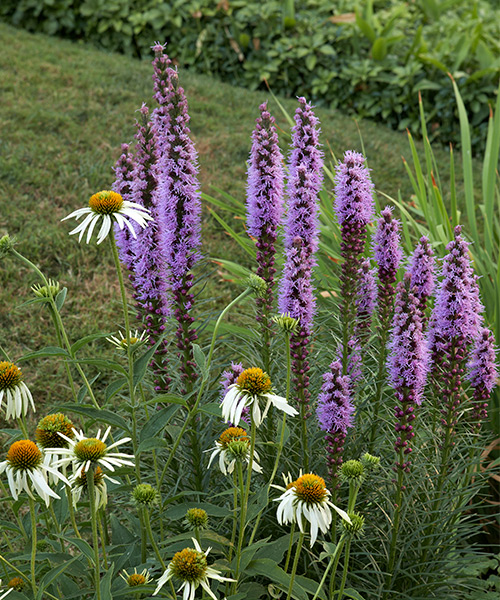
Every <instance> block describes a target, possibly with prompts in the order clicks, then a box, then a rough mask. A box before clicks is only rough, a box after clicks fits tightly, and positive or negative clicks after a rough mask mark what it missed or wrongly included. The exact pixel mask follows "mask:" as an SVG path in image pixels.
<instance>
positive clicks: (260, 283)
mask: <svg viewBox="0 0 500 600" xmlns="http://www.w3.org/2000/svg"><path fill="white" fill-rule="evenodd" d="M247 286H248V287H249V288H250V289H251V290H252V291H253V293H254V294H255V295H256V296H257V297H258V298H263V297H264V296H265V295H266V293H267V284H266V282H265V281H264V280H263V279H262V277H259V276H258V275H255V274H254V273H252V274H250V275H249V276H248V279H247Z"/></svg>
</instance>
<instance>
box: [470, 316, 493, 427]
mask: <svg viewBox="0 0 500 600" xmlns="http://www.w3.org/2000/svg"><path fill="white" fill-rule="evenodd" d="M467 368H468V372H467V379H468V380H469V381H470V384H471V387H472V388H473V390H474V397H473V411H472V419H473V420H474V421H475V422H476V427H477V428H479V427H480V426H481V421H484V419H486V417H487V416H488V400H489V399H490V396H491V392H492V391H493V388H494V387H495V386H496V384H497V381H498V369H497V365H496V355H495V338H494V336H493V333H492V332H491V331H490V330H489V329H488V328H487V327H483V328H481V329H480V330H479V333H478V335H477V337H476V340H475V343H474V349H473V351H472V356H471V359H470V361H469V363H468V365H467Z"/></svg>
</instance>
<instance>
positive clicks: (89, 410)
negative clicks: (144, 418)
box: [61, 404, 129, 433]
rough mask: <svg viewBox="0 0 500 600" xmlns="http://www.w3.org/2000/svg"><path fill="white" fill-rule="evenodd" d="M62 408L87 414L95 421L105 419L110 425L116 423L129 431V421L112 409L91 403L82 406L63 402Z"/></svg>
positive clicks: (116, 425)
mask: <svg viewBox="0 0 500 600" xmlns="http://www.w3.org/2000/svg"><path fill="white" fill-rule="evenodd" d="M61 410H68V411H71V412H75V413H77V414H79V415H85V416H87V417H90V418H91V419H94V420H95V421H103V422H104V423H107V424H108V425H114V426H115V427H119V428H120V429H122V430H123V431H125V432H126V433H129V426H128V423H127V421H126V420H125V419H124V418H123V417H120V415H118V414H116V413H114V412H111V411H110V410H106V409H104V408H101V409H97V408H94V407H93V406H89V405H83V406H82V405H81V404H63V406H61Z"/></svg>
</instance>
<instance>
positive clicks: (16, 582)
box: [7, 577, 25, 592]
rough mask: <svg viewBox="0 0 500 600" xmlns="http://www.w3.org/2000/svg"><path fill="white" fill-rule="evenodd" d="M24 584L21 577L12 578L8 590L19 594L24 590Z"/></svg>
mask: <svg viewBox="0 0 500 600" xmlns="http://www.w3.org/2000/svg"><path fill="white" fill-rule="evenodd" d="M24 586H25V583H24V579H23V578H22V577H13V578H12V579H11V580H10V581H9V583H8V586H7V587H9V588H10V589H12V590H16V592H21V591H22V590H23V589H24Z"/></svg>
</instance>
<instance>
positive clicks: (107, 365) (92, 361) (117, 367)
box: [72, 358, 127, 376]
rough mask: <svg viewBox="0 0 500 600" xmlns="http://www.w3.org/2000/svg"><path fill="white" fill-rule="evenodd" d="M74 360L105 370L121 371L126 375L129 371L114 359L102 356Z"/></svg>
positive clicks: (74, 360)
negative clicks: (106, 358) (104, 358)
mask: <svg viewBox="0 0 500 600" xmlns="http://www.w3.org/2000/svg"><path fill="white" fill-rule="evenodd" d="M72 362H74V363H78V364H80V365H92V366H94V367H98V368H100V369H104V370H105V371H108V370H109V371H115V372H116V373H121V374H122V375H125V376H126V375H127V371H126V370H125V369H124V367H122V365H121V364H120V363H117V362H115V361H114V360H103V359H101V358H75V359H73V360H72Z"/></svg>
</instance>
